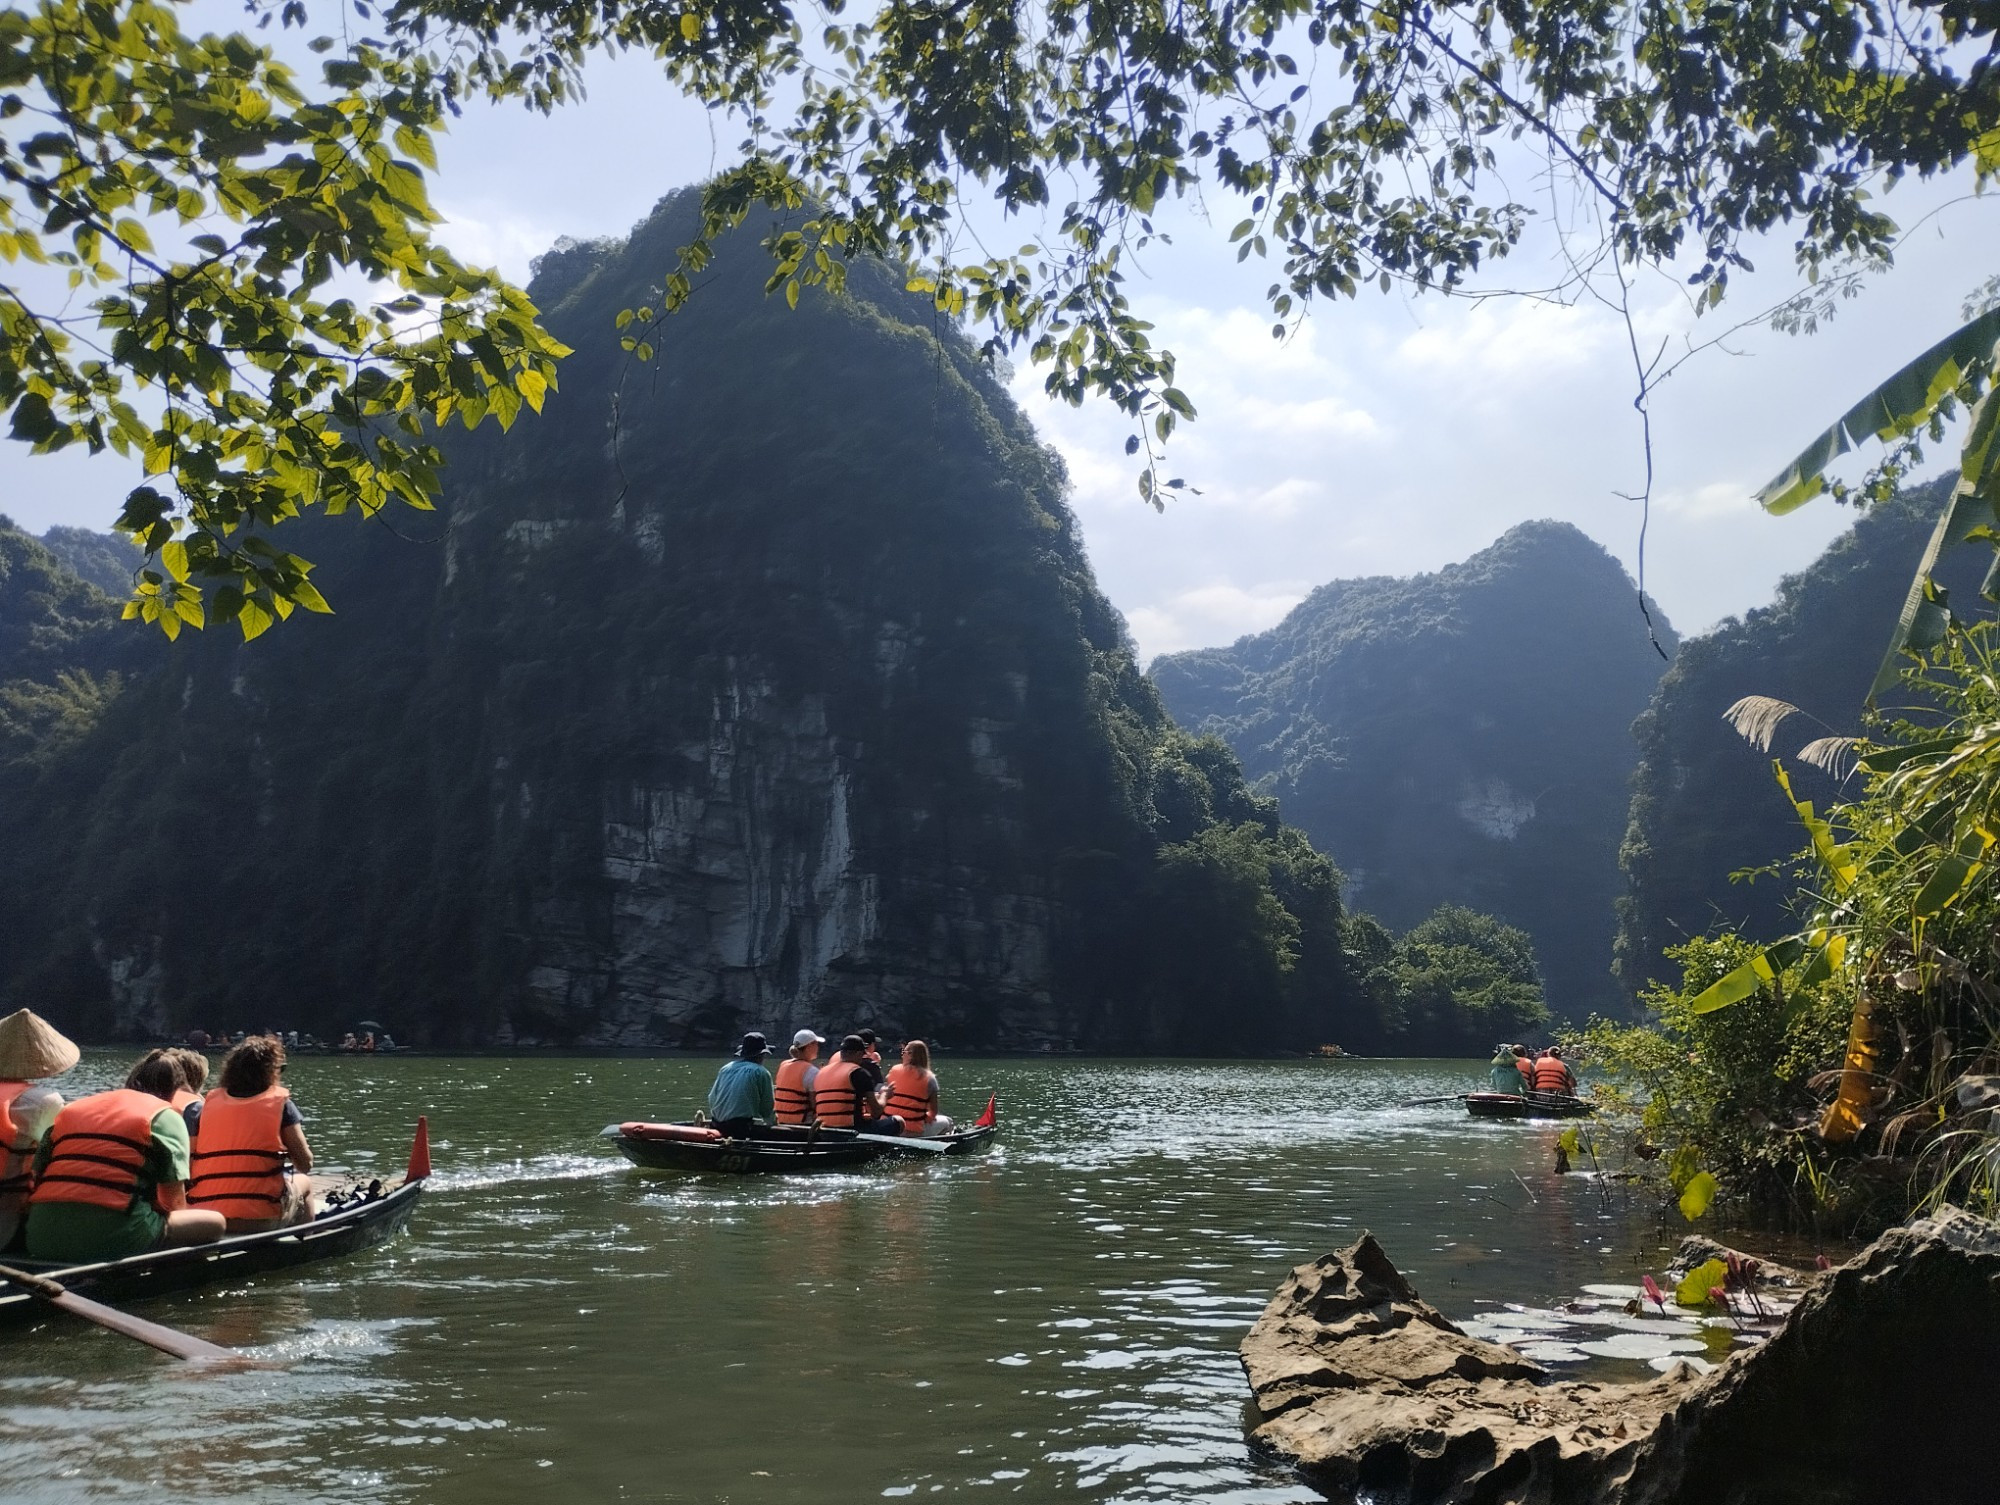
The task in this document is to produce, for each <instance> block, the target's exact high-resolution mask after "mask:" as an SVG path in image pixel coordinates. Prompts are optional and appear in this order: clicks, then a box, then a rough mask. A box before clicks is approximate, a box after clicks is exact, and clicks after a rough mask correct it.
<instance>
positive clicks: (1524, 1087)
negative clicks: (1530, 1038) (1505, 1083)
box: [1508, 1045, 1535, 1092]
mask: <svg viewBox="0 0 2000 1505" xmlns="http://www.w3.org/2000/svg"><path fill="white" fill-rule="evenodd" d="M1514 1071H1515V1073H1516V1075H1517V1076H1518V1078H1519V1079H1518V1080H1517V1081H1516V1082H1515V1083H1514V1085H1513V1086H1512V1087H1510V1088H1509V1089H1508V1090H1509V1091H1510V1092H1532V1091H1534V1089H1535V1058H1534V1057H1533V1056H1532V1055H1530V1054H1529V1053H1528V1047H1527V1046H1525V1045H1517V1046H1515V1047H1514Z"/></svg>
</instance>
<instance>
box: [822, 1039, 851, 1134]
mask: <svg viewBox="0 0 2000 1505" xmlns="http://www.w3.org/2000/svg"><path fill="white" fill-rule="evenodd" d="M860 1064H861V1063H860V1062H858V1061H847V1060H842V1059H840V1058H839V1057H836V1058H834V1060H832V1061H830V1062H829V1063H827V1064H826V1065H825V1066H822V1067H820V1069H819V1078H818V1080H816V1081H815V1082H814V1083H813V1111H814V1112H816V1113H817V1114H818V1115H819V1121H820V1122H821V1123H823V1124H825V1125H826V1126H827V1127H828V1128H830V1129H851V1128H853V1127H854V1126H855V1124H856V1123H858V1122H859V1121H860V1120H859V1117H858V1115H857V1112H856V1103H857V1100H858V1099H859V1098H860V1096H861V1094H860V1093H859V1092H858V1091H856V1090H855V1087H854V1085H853V1077H854V1073H855V1070H856V1068H857V1067H858V1066H859V1065H860Z"/></svg>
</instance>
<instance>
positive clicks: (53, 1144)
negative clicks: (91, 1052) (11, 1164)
mask: <svg viewBox="0 0 2000 1505" xmlns="http://www.w3.org/2000/svg"><path fill="white" fill-rule="evenodd" d="M166 1106H167V1105H166V1102H165V1101H164V1100H163V1099H161V1098H157V1097H154V1096H153V1094H152V1093H150V1092H138V1091H135V1090H133V1089H132V1088H130V1087H114V1088H113V1089H112V1090H111V1091H109V1092H98V1093H93V1094H92V1095H91V1096H89V1097H82V1098H78V1099H77V1100H76V1101H75V1102H73V1103H70V1104H67V1105H66V1106H65V1107H64V1108H63V1109H62V1111H61V1112H59V1113H58V1114H56V1121H55V1122H54V1123H53V1124H51V1125H50V1126H49V1160H48V1164H47V1165H45V1166H43V1167H42V1173H41V1174H40V1175H39V1176H37V1177H36V1178H35V1190H34V1193H33V1195H31V1196H30V1197H29V1198H28V1201H29V1202H30V1204H32V1205H35V1206H41V1205H44V1204H47V1203H50V1202H82V1203H85V1204H86V1205H88V1206H91V1207H108V1208H110V1209H111V1211H113V1212H130V1211H131V1210H132V1209H133V1207H135V1206H136V1205H138V1202H139V1198H140V1195H141V1191H142V1185H141V1181H142V1177H141V1172H143V1171H144V1170H145V1167H146V1157H147V1155H148V1154H149V1152H150V1151H151V1150H152V1148H153V1120H154V1118H156V1117H157V1116H158V1115H159V1114H160V1113H162V1112H164V1111H165V1110H166Z"/></svg>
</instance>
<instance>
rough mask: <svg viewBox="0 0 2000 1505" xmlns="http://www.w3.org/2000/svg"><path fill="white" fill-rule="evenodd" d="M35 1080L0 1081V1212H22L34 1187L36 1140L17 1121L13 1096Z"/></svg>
mask: <svg viewBox="0 0 2000 1505" xmlns="http://www.w3.org/2000/svg"><path fill="white" fill-rule="evenodd" d="M33 1085H34V1083H32V1082H0V1213H6V1212H14V1211H19V1210H20V1209H21V1208H23V1207H25V1206H27V1205H28V1193H29V1192H30V1191H32V1190H34V1186H35V1178H34V1175H33V1174H32V1171H33V1168H34V1164H35V1141H34V1140H32V1139H30V1138H28V1136H27V1135H26V1134H25V1133H24V1132H23V1131H22V1129H21V1126H20V1125H19V1124H17V1123H15V1122H14V1099H15V1098H17V1097H19V1096H20V1095H21V1094H22V1093H24V1092H26V1091H27V1090H28V1089H29V1088H30V1087H32V1086H33Z"/></svg>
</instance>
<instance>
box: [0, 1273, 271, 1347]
mask: <svg viewBox="0 0 2000 1505" xmlns="http://www.w3.org/2000/svg"><path fill="white" fill-rule="evenodd" d="M0 1280H5V1281H8V1282H10V1283H11V1284H13V1285H17V1286H19V1287H20V1288H21V1289H22V1290H24V1291H29V1292H32V1293H33V1294H34V1295H36V1296H39V1297H41V1298H42V1300H44V1301H46V1302H48V1303H49V1305H51V1306H56V1307H61V1308H62V1309H63V1310H64V1311H66V1312H68V1313H70V1315H72V1316H75V1317H81V1318H83V1320H84V1321H86V1322H95V1323H96V1324H97V1325H98V1326H99V1327H108V1328H110V1329H111V1331H113V1332H114V1333H123V1334H124V1335H125V1336H126V1337H128V1338H137V1339H138V1340H139V1341H140V1342H141V1343H150V1344H151V1345H152V1346H153V1347H155V1348H157V1349H159V1351H160V1352H161V1353H170V1354H172V1355H173V1356H174V1357H175V1358H177V1359H234V1358H237V1357H238V1355H237V1354H236V1353H234V1352H232V1351H231V1350H229V1349H227V1348H220V1347H217V1346H216V1345H215V1344H213V1343H210V1342H208V1341H207V1340H206V1339H204V1338H196V1337H190V1336H189V1335H188V1334H187V1333H177V1332H175V1331H174V1330H173V1329H172V1328H171V1327H162V1326H160V1324H159V1323H157V1322H147V1321H144V1320H143V1319H141V1318H138V1317H133V1316H129V1315H127V1314H126V1313H124V1312H121V1311H118V1310H116V1309H115V1308H113V1307H108V1306H105V1305H103V1304H102V1303H100V1302H96V1301H90V1300H87V1299H85V1298H84V1297H82V1296H78V1295H76V1294H74V1293H73V1292H71V1291H70V1290H69V1289H68V1288H67V1287H65V1286H64V1285H63V1284H62V1283H61V1282H60V1281H54V1280H50V1279H49V1278H48V1277H47V1276H46V1275H30V1274H29V1273H28V1272H27V1271H26V1270H16V1269H14V1268H13V1267H12V1266H11V1265H0Z"/></svg>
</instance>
